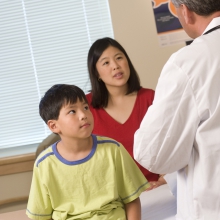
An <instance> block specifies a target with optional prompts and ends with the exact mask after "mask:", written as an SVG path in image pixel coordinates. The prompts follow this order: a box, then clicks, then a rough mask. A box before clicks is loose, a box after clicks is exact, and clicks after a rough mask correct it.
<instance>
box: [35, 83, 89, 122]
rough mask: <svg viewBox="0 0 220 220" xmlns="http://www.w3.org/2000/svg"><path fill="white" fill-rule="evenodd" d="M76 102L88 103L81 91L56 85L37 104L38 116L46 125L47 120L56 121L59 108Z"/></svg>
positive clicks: (67, 86) (64, 85) (63, 85)
mask: <svg viewBox="0 0 220 220" xmlns="http://www.w3.org/2000/svg"><path fill="white" fill-rule="evenodd" d="M77 100H79V101H81V102H83V101H85V102H86V103H88V101H87V99H86V96H85V93H84V92H83V90H82V89H80V88H79V87H77V86H74V85H67V84H56V85H54V86H52V87H51V88H50V89H49V90H47V92H46V93H45V95H44V96H43V97H42V99H41V101H40V103H39V113H40V116H41V118H42V119H43V120H44V122H45V123H46V124H47V122H48V121H49V120H57V119H58V117H59V114H60V110H61V108H62V107H63V106H65V105H67V104H74V103H76V102H77Z"/></svg>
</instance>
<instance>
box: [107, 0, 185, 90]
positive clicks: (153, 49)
mask: <svg viewBox="0 0 220 220" xmlns="http://www.w3.org/2000/svg"><path fill="white" fill-rule="evenodd" d="M109 6H110V11H111V17H112V23H113V29H114V36H115V39H116V40H118V41H119V42H120V43H121V44H122V46H123V47H124V48H125V50H126V51H127V53H128V55H129V57H130V58H131V61H132V63H133V64H134V66H135V68H136V70H137V72H138V74H139V76H140V79H141V84H142V86H143V87H148V88H152V89H155V87H156V84H157V80H158V77H159V75H160V72H161V70H162V67H163V65H164V64H165V62H166V61H167V60H168V58H169V57H170V55H171V54H172V53H173V52H175V51H177V50H178V49H180V48H181V47H183V46H185V44H184V43H182V44H178V45H174V46H167V47H160V46H159V41H158V38H157V32H156V25H155V21H154V15H153V9H152V5H151V0H109Z"/></svg>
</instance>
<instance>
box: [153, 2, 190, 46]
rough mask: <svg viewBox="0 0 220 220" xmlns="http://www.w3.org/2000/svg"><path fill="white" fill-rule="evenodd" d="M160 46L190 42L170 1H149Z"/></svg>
mask: <svg viewBox="0 0 220 220" xmlns="http://www.w3.org/2000/svg"><path fill="white" fill-rule="evenodd" d="M151 2H152V7H153V11H154V19H155V24H156V29H157V34H158V39H159V43H160V46H169V45H173V44H178V43H185V42H186V41H190V40H192V39H191V38H190V37H189V36H188V35H187V34H186V32H185V31H184V30H183V28H182V26H181V24H180V22H179V19H178V17H177V14H176V9H175V7H174V5H173V4H172V2H171V1H170V0H151Z"/></svg>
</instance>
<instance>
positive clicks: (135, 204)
mask: <svg viewBox="0 0 220 220" xmlns="http://www.w3.org/2000/svg"><path fill="white" fill-rule="evenodd" d="M125 212H126V216H127V220H141V202H140V199H139V197H138V198H137V199H135V200H133V201H132V202H129V203H127V204H125Z"/></svg>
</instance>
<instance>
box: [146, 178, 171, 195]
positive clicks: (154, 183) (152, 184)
mask: <svg viewBox="0 0 220 220" xmlns="http://www.w3.org/2000/svg"><path fill="white" fill-rule="evenodd" d="M163 176H164V175H160V176H159V178H158V181H150V182H149V183H150V187H149V188H148V189H146V191H149V190H152V189H155V188H157V187H159V186H161V185H163V184H166V183H167V182H166V180H165V179H164V178H163Z"/></svg>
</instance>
